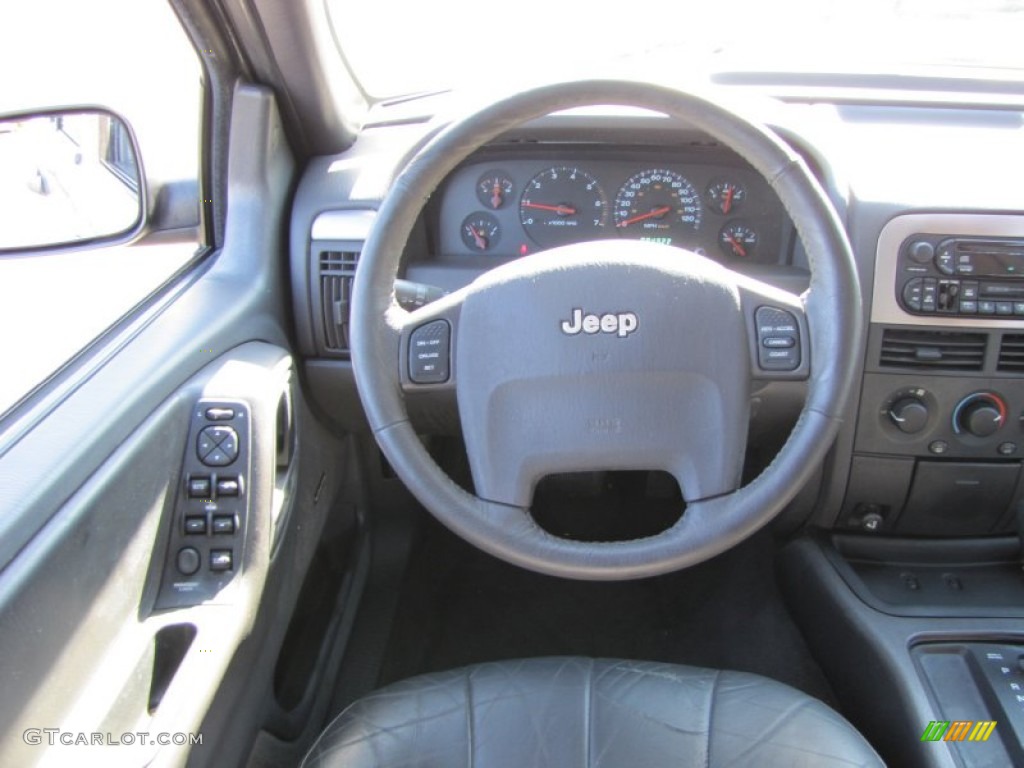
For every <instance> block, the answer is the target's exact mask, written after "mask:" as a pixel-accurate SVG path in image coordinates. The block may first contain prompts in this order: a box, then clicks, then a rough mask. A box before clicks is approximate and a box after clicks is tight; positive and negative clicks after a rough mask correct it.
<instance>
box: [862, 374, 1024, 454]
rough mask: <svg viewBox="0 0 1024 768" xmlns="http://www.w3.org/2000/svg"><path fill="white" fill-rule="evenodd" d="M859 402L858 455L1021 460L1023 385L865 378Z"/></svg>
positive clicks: (890, 376)
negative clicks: (863, 404)
mask: <svg viewBox="0 0 1024 768" xmlns="http://www.w3.org/2000/svg"><path fill="white" fill-rule="evenodd" d="M863 398H864V399H863V402H864V403H865V406H867V405H868V404H869V403H875V404H876V405H875V407H873V408H872V407H865V408H863V409H862V411H861V414H860V417H859V420H858V424H857V439H856V450H857V451H858V452H864V453H874V454H892V455H898V456H916V457H919V458H926V457H937V456H944V457H948V458H964V459H972V460H978V459H993V460H1001V459H1006V458H1017V459H1022V458H1024V421H1022V419H1024V381H1018V380H1016V379H1010V378H1002V379H964V378H959V377H940V376H914V375H911V374H906V375H903V374H881V373H868V374H865V377H864V391H863Z"/></svg>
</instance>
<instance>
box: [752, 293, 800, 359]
mask: <svg viewBox="0 0 1024 768" xmlns="http://www.w3.org/2000/svg"><path fill="white" fill-rule="evenodd" d="M754 323H755V325H756V326H757V363H758V365H759V366H760V368H761V370H764V371H795V370H796V369H797V368H799V367H800V326H799V325H797V321H796V317H795V316H794V315H793V313H792V312H789V311H787V310H785V309H779V308H778V307H758V309H757V312H756V313H755V314H754Z"/></svg>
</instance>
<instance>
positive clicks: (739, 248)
mask: <svg viewBox="0 0 1024 768" xmlns="http://www.w3.org/2000/svg"><path fill="white" fill-rule="evenodd" d="M725 239H726V240H728V241H729V245H731V246H732V250H733V252H735V254H736V255H737V256H743V257H744V258H746V255H747V249H746V248H744V247H743V243H741V242H740V241H739V240H737V239H736V238H735V237H733V236H732V235H726V237H725Z"/></svg>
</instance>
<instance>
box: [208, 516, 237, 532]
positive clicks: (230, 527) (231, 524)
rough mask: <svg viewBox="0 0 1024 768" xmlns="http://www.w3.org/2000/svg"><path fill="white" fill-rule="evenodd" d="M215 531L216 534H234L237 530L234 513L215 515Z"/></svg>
mask: <svg viewBox="0 0 1024 768" xmlns="http://www.w3.org/2000/svg"><path fill="white" fill-rule="evenodd" d="M213 532H214V533H215V534H232V533H234V532H235V516H234V515H214V516H213Z"/></svg>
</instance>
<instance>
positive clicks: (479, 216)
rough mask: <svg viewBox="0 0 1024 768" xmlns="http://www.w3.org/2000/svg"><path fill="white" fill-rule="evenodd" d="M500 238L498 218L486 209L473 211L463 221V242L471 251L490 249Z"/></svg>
mask: <svg viewBox="0 0 1024 768" xmlns="http://www.w3.org/2000/svg"><path fill="white" fill-rule="evenodd" d="M500 238H501V226H500V225H499V224H498V220H497V219H496V218H495V217H494V216H493V215H491V214H489V213H487V212H486V211H480V212H479V213H472V214H470V215H469V216H467V217H466V218H465V220H464V221H463V222H462V242H464V243H465V244H466V247H467V248H469V250H471V251H480V252H483V251H488V250H490V249H491V248H493V247H494V246H495V245H497V243H498V240H499V239H500Z"/></svg>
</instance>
